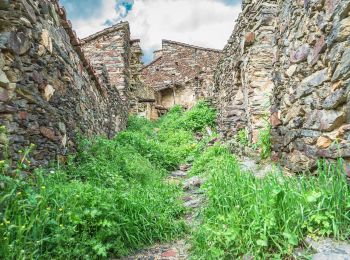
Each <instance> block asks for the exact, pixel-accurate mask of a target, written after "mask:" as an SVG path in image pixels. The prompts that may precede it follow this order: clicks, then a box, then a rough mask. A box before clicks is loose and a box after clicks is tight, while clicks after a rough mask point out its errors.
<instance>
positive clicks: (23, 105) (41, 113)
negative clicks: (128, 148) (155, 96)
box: [0, 0, 127, 166]
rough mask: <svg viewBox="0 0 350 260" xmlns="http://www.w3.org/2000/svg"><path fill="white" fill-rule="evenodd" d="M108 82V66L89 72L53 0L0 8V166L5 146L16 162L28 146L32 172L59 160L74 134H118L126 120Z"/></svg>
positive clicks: (3, 4) (1, 3) (73, 143)
mask: <svg viewBox="0 0 350 260" xmlns="http://www.w3.org/2000/svg"><path fill="white" fill-rule="evenodd" d="M122 48H123V47H122ZM110 78H111V77H110V75H109V74H108V67H107V68H102V69H100V70H98V73H95V69H94V68H93V67H92V66H91V65H90V64H89V61H88V59H87V58H86V56H85V55H84V53H83V51H82V49H81V47H80V41H79V39H78V38H77V37H76V35H75V33H74V31H73V30H72V28H71V23H70V22H69V21H68V20H67V19H66V14H65V11H64V9H63V8H60V7H59V6H58V3H57V2H56V1H55V0H50V1H49V0H41V1H34V0H18V1H6V0H3V1H0V124H1V125H3V126H5V127H6V128H7V131H8V137H5V135H3V134H0V136H1V138H0V160H1V159H3V158H4V156H5V154H4V151H5V149H4V145H5V143H7V142H9V149H10V151H9V153H10V156H11V158H12V159H13V161H14V162H15V161H18V160H19V159H20V157H21V154H20V150H23V149H24V148H25V147H28V146H29V145H30V143H33V144H35V145H36V149H35V150H34V151H33V154H32V155H31V156H32V157H33V160H32V161H33V166H38V165H46V164H48V162H49V161H50V160H52V159H59V160H62V161H64V158H65V155H66V154H67V151H68V150H74V148H75V146H76V134H77V133H81V134H83V135H85V136H92V135H107V136H109V137H112V136H113V135H114V134H115V133H116V132H117V131H119V130H121V129H123V128H124V127H125V125H126V119H127V114H126V113H125V109H123V108H122V104H121V98H120V97H119V95H118V92H117V91H115V89H114V88H113V87H112V84H114V83H115V82H113V81H112V82H110ZM110 83H112V84H110Z"/></svg>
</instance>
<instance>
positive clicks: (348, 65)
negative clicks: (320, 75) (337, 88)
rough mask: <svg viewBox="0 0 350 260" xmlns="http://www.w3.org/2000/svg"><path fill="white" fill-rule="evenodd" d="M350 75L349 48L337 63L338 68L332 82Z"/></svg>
mask: <svg viewBox="0 0 350 260" xmlns="http://www.w3.org/2000/svg"><path fill="white" fill-rule="evenodd" d="M349 75H350V48H348V49H346V50H345V52H344V53H343V56H342V58H341V60H340V62H339V63H338V66H337V68H336V70H335V72H334V74H333V77H332V82H335V81H338V80H339V79H342V78H347V77H348V76H349Z"/></svg>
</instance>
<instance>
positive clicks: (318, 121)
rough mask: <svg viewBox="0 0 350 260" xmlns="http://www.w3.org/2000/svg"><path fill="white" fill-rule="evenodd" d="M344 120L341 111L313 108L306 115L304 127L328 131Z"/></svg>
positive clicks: (344, 116) (343, 114)
mask: <svg viewBox="0 0 350 260" xmlns="http://www.w3.org/2000/svg"><path fill="white" fill-rule="evenodd" d="M345 121H346V115H345V113H344V112H342V111H333V110H314V111H312V112H311V113H309V114H308V115H307V117H306V122H305V124H304V128H307V129H311V130H320V131H326V132H330V131H332V130H334V129H336V128H337V127H339V126H340V125H341V124H343V123H344V122H345Z"/></svg>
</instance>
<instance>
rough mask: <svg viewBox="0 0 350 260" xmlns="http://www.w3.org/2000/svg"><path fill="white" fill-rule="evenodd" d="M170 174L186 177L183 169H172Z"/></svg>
mask: <svg viewBox="0 0 350 260" xmlns="http://www.w3.org/2000/svg"><path fill="white" fill-rule="evenodd" d="M171 176H173V177H186V176H187V173H186V172H184V171H173V172H172V173H171Z"/></svg>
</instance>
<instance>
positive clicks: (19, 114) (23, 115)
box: [18, 111, 28, 120]
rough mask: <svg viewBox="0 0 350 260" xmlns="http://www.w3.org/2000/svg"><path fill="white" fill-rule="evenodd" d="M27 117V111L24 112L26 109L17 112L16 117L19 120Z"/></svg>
mask: <svg viewBox="0 0 350 260" xmlns="http://www.w3.org/2000/svg"><path fill="white" fill-rule="evenodd" d="M27 117H28V112H26V111H20V112H19V113H18V119H19V120H26V119H27Z"/></svg>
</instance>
